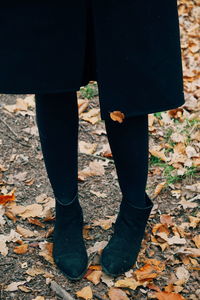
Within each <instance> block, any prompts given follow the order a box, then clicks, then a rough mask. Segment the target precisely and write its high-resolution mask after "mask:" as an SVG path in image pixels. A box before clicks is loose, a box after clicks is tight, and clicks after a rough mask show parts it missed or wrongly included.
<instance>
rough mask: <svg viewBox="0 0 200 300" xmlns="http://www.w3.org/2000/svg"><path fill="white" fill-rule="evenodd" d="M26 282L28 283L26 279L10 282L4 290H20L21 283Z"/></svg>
mask: <svg viewBox="0 0 200 300" xmlns="http://www.w3.org/2000/svg"><path fill="white" fill-rule="evenodd" d="M24 283H26V281H15V282H12V283H10V284H8V285H7V286H6V288H5V289H4V291H7V292H14V291H17V290H18V286H19V285H23V284H24Z"/></svg>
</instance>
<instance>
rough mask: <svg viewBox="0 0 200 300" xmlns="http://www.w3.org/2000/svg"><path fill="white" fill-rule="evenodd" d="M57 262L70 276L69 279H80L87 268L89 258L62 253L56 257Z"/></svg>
mask: <svg viewBox="0 0 200 300" xmlns="http://www.w3.org/2000/svg"><path fill="white" fill-rule="evenodd" d="M55 263H56V265H57V266H58V267H59V269H60V270H61V271H62V272H63V273H64V274H65V275H66V276H67V277H68V278H69V279H72V280H73V279H74V280H75V279H80V278H81V277H82V276H83V275H84V273H85V272H86V270H87V258H86V257H80V255H79V256H78V255H77V256H76V255H75V254H74V253H73V256H71V257H70V256H69V255H60V256H58V257H56V258H55Z"/></svg>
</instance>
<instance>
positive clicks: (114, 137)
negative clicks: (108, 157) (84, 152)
mask: <svg viewBox="0 0 200 300" xmlns="http://www.w3.org/2000/svg"><path fill="white" fill-rule="evenodd" d="M35 102H36V120H37V125H38V130H39V135H40V141H41V147H42V152H43V157H44V162H45V166H46V170H47V173H48V177H49V180H50V183H51V185H52V188H53V192H54V195H55V197H56V198H57V200H58V201H59V202H60V203H62V204H69V203H70V202H72V201H73V198H74V197H75V196H76V194H77V192H78V158H77V155H78V130H79V128H78V125H79V120H78V106H77V95H76V92H68V93H61V94H44V95H43V94H37V95H36V97H35ZM105 126H106V131H107V137H108V141H109V144H110V147H111V151H112V154H113V159H114V162H115V167H116V171H117V175H118V179H119V185H120V188H121V191H122V195H123V197H124V199H125V200H126V201H128V202H130V203H132V204H134V205H135V206H138V207H144V206H145V197H144V193H145V187H146V181H147V175H148V115H141V116H134V117H131V118H127V119H125V120H124V121H123V122H122V123H118V122H116V121H113V120H106V121H105Z"/></svg>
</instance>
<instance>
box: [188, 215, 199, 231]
mask: <svg viewBox="0 0 200 300" xmlns="http://www.w3.org/2000/svg"><path fill="white" fill-rule="evenodd" d="M189 220H190V227H192V228H196V227H197V225H198V224H199V223H200V218H197V217H193V216H189Z"/></svg>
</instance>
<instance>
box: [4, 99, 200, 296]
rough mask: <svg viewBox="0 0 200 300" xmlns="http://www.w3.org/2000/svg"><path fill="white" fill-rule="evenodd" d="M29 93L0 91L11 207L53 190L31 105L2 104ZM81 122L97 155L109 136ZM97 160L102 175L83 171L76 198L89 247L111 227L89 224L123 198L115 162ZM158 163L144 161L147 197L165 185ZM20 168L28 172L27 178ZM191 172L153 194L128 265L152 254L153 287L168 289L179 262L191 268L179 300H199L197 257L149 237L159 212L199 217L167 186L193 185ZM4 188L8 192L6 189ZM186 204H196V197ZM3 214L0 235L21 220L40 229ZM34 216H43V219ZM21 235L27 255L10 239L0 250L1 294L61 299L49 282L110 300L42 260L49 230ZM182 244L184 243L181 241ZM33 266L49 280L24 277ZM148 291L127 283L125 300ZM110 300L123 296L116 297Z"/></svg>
mask: <svg viewBox="0 0 200 300" xmlns="http://www.w3.org/2000/svg"><path fill="white" fill-rule="evenodd" d="M27 96H28V95H21V96H20V95H1V101H0V103H1V107H2V109H1V110H0V114H1V129H0V133H1V136H0V138H1V166H2V165H3V166H4V167H5V168H6V169H7V170H5V171H3V172H2V175H1V176H2V178H1V192H2V194H7V193H8V192H10V191H11V190H13V188H16V189H15V196H16V200H15V202H16V203H17V205H23V206H27V205H30V204H33V203H35V202H36V200H35V199H36V197H37V196H39V195H41V194H45V195H47V196H48V197H52V198H53V192H52V189H51V186H50V183H49V180H48V178H47V175H46V170H45V167H44V162H43V158H42V152H41V148H40V142H39V137H38V132H37V128H36V127H35V125H36V124H35V116H34V113H35V111H34V108H33V109H32V110H29V111H27V114H26V111H25V113H24V114H20V113H17V114H16V113H11V112H8V111H6V110H5V109H3V107H4V106H5V105H12V104H13V105H15V104H16V99H17V98H22V99H26V97H27ZM98 107H99V103H98V97H93V98H92V99H91V100H90V101H89V107H88V109H89V110H90V109H93V108H97V109H98ZM19 111H20V110H19ZM30 111H31V112H33V115H29V113H30ZM79 125H80V127H79V130H80V132H79V142H80V141H85V142H87V143H92V144H93V143H97V145H98V147H97V149H96V153H97V152H98V150H100V149H102V147H103V145H105V144H107V143H108V140H107V136H106V134H105V125H104V121H102V120H98V122H96V123H95V124H91V123H90V122H88V121H85V120H84V119H81V118H80V120H79ZM157 126H158V124H157ZM27 128H29V132H27V131H24V129H27ZM30 128H32V131H30ZM99 129H100V130H103V132H104V133H103V134H101V135H99V134H94V132H95V131H96V130H99ZM157 133H159V127H157V131H155V130H154V129H153V132H151V131H150V132H149V142H150V147H151V145H152V144H153V143H156V142H157V143H159V142H160V136H159V134H157ZM161 136H162V135H161ZM161 141H162V139H161ZM133 155H134V154H133ZM96 159H97V155H96V154H95V153H94V154H89V155H88V154H85V153H82V152H79V170H80V171H81V170H83V169H84V168H85V167H87V166H88V165H89V163H90V162H92V161H94V160H96ZM130 159H131V158H130ZM98 160H99V161H100V163H102V164H103V166H104V169H105V174H104V175H97V176H89V177H87V178H86V179H84V180H79V183H78V184H79V199H80V203H81V205H82V207H83V211H84V218H85V225H90V226H91V228H90V230H89V236H92V238H91V239H86V240H85V241H86V246H87V248H90V247H92V246H93V245H94V244H95V243H96V242H101V241H108V240H109V238H110V236H111V233H112V227H110V228H108V229H106V230H105V229H103V228H102V227H101V226H92V221H93V220H100V219H104V220H105V219H106V216H113V215H116V214H117V212H118V207H119V204H120V201H121V192H120V188H119V185H118V180H117V175H116V169H115V165H114V163H113V159H112V158H109V157H106V156H101V157H100V156H99V159H98ZM106 162H107V163H106ZM159 168H160V167H157V166H156V165H154V163H152V164H149V177H148V183H147V193H148V194H149V196H151V195H152V198H153V192H154V189H155V187H156V186H157V185H158V184H159V183H160V182H163V180H164V178H165V177H164V176H163V175H162V172H159V171H158V169H159ZM159 170H160V169H159ZM24 172H26V173H25V175H24ZM80 174H81V173H80ZM196 175H197V174H195V176H194V175H193V176H187V177H186V178H183V179H182V180H179V181H177V182H175V183H172V184H170V185H169V186H168V187H166V189H164V190H163V191H161V192H160V193H159V194H158V195H157V196H156V197H155V199H154V200H153V201H154V209H153V212H152V214H151V216H150V219H149V223H148V226H147V230H146V235H145V239H144V241H143V245H142V250H141V254H140V256H139V259H138V264H137V265H136V266H135V267H134V268H133V270H136V269H137V268H140V267H142V266H143V265H144V263H143V262H144V257H145V258H153V259H156V260H158V261H160V262H162V263H164V264H165V268H164V272H162V275H160V276H158V277H157V278H156V279H155V280H154V284H155V286H157V287H159V288H160V289H162V288H163V287H165V286H168V285H169V284H171V282H173V280H175V279H174V278H176V272H177V267H179V268H180V267H182V268H184V269H181V270H182V271H183V270H186V271H187V272H189V275H188V276H189V277H188V278H187V280H185V282H184V280H183V282H184V284H182V285H180V286H181V287H182V290H181V288H180V290H181V295H182V296H184V297H185V299H198V296H199V294H198V293H199V282H198V275H197V274H198V268H197V263H195V261H196V262H197V258H193V261H192V263H191V261H188V259H187V258H186V256H185V260H183V257H182V258H181V257H180V256H179V255H178V254H177V253H178V249H179V248H180V245H177V244H172V245H170V247H169V248H167V249H166V250H164V251H162V249H161V246H159V242H157V244H156V243H152V242H151V235H152V229H153V228H154V226H155V225H156V224H160V216H161V215H164V214H167V215H168V216H171V217H173V218H174V222H175V224H176V225H177V226H178V225H180V224H182V223H184V222H188V217H189V216H190V215H191V216H193V217H196V218H197V219H198V208H197V206H195V205H194V207H187V204H186V205H185V207H184V205H180V204H177V203H178V202H180V200H181V199H177V198H176V197H173V196H172V195H171V193H170V191H171V189H172V190H174V191H179V190H181V189H182V187H183V186H186V185H190V186H193V185H194V184H196V183H197V177H196ZM4 189H6V192H7V193H6V192H5V190H4ZM94 191H95V192H96V193H97V192H100V193H101V194H102V195H104V193H105V194H106V196H103V197H101V196H98V194H97V195H95V193H93V192H94ZM101 194H100V195H101ZM182 195H183V193H182ZM194 195H195V193H194ZM186 200H187V199H186ZM187 203H188V202H187ZM190 203H193V204H194V203H196V202H190ZM4 219H5V224H4V225H3V226H1V234H3V235H6V234H9V232H10V230H11V229H16V226H17V225H21V226H23V227H25V228H26V229H30V230H35V229H36V230H38V226H37V225H36V224H30V223H29V222H28V221H27V219H26V218H25V219H23V218H21V217H20V216H17V221H16V222H14V221H13V219H12V218H10V217H9V215H6V216H4ZM38 219H40V220H42V218H38ZM53 222H54V220H53V219H52V220H49V222H43V223H45V228H43V229H42V230H44V229H45V231H46V232H48V231H49V230H50V228H51V227H52V225H53ZM196 225H197V224H196ZM186 228H188V232H187V234H186V233H185V235H184V234H182V236H181V235H180V232H179V237H183V236H185V237H187V247H186V248H190V247H194V243H193V242H192V237H194V236H196V235H197V232H198V231H197V230H198V229H197V228H198V227H194V228H191V227H186ZM40 229H41V228H39V230H40ZM177 235H178V234H177ZM22 240H23V242H26V243H29V250H28V251H27V252H26V253H24V254H23V253H22V254H18V253H15V252H14V251H13V250H14V248H15V247H16V245H17V243H16V242H12V241H11V242H9V243H8V244H7V245H8V248H9V251H8V254H7V255H6V256H4V255H0V267H1V269H0V275H1V299H38V300H39V299H52V300H53V299H62V297H60V296H59V295H60V294H59V293H57V292H56V291H55V290H52V288H51V284H50V281H51V280H53V281H55V282H56V283H57V284H59V285H60V286H62V287H63V288H64V289H65V290H66V291H68V292H69V293H70V294H71V296H73V297H74V298H76V294H75V293H76V292H77V291H79V290H81V289H82V288H83V287H85V286H88V285H89V286H90V287H91V288H92V291H93V298H94V299H108V294H107V293H108V290H109V289H110V288H111V286H109V285H108V284H107V283H105V282H103V281H100V282H99V283H98V284H94V283H93V282H91V281H90V280H88V279H87V278H83V279H82V280H80V281H79V282H72V281H69V280H68V279H66V278H65V277H64V276H63V275H62V273H61V272H60V271H59V270H58V269H57V268H56V267H55V265H52V263H50V261H48V259H45V258H44V256H41V255H40V254H39V252H40V247H39V245H38V243H39V242H43V241H47V242H49V243H51V242H52V233H50V234H49V236H48V237H47V238H45V237H44V236H42V235H41V236H40V239H38V238H35V239H34V238H26V237H22ZM154 242H155V241H154ZM162 243H163V241H162ZM162 243H161V244H162ZM183 246H186V245H185V244H183ZM90 259H91V265H98V263H99V255H98V253H97V252H96V253H95V252H94V253H92V254H91V255H90ZM191 259H192V257H191ZM183 261H184V262H183ZM193 264H194V265H193ZM32 267H38V268H42V269H45V270H46V271H48V272H49V273H50V274H52V277H51V276H50V279H49V281H48V278H49V277H48V274H47V275H46V277H45V276H43V274H38V275H35V276H32V277H31V280H30V279H28V278H29V277H30V276H28V275H27V273H26V271H27V269H29V268H32ZM123 278H124V275H122V276H119V277H118V278H117V279H115V280H114V279H113V278H111V279H110V280H111V282H112V284H114V282H116V281H117V280H119V279H123ZM181 278H182V277H181ZM184 278H185V277H184ZM176 280H177V278H176ZM21 281H22V282H23V281H26V283H24V284H22V283H21V285H19V287H21V288H19V287H18V288H16V287H15V288H14V289H13V290H12V287H11V288H10V289H11V290H9V291H6V287H7V286H8V285H9V284H10V283H13V282H21ZM148 283H149V281H148ZM22 286H25V287H26V288H23V287H22ZM177 286H179V285H177ZM177 286H176V287H177ZM152 289H153V288H152V287H151V286H150V287H149V288H148V287H145V286H139V287H138V288H137V289H135V290H132V289H129V288H126V289H125V290H126V291H128V292H127V293H128V297H129V298H130V299H150V298H152V297H153V292H155V291H154V289H153V290H152ZM176 291H177V289H176ZM196 293H197V294H198V295H197V294H196ZM191 295H193V296H192V297H193V298H190V296H191ZM188 296H189V297H188ZM37 297H44V298H37ZM195 297H196V298H195ZM63 299H67V298H63ZM85 299H87V298H85ZM111 299H121V298H119V297H117V298H111ZM124 299H126V298H124Z"/></svg>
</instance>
